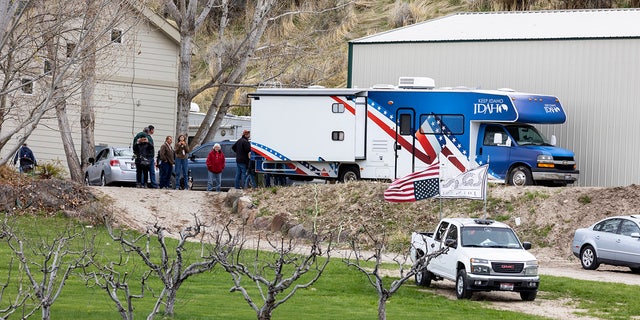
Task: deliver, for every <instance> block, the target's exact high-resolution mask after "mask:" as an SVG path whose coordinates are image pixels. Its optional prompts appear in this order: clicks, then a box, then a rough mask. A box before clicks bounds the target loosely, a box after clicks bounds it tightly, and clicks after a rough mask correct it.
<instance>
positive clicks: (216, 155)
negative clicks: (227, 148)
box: [207, 143, 225, 192]
mask: <svg viewBox="0 0 640 320" xmlns="http://www.w3.org/2000/svg"><path fill="white" fill-rule="evenodd" d="M224 160H225V159H224V153H222V150H221V148H220V144H219V143H216V144H215V145H213V148H212V149H211V152H209V155H208V156H207V169H208V170H209V179H208V181H207V191H213V181H214V180H215V182H216V185H215V188H216V191H217V192H219V191H220V185H222V170H224V164H225V163H224Z"/></svg>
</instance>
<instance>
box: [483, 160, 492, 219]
mask: <svg viewBox="0 0 640 320" xmlns="http://www.w3.org/2000/svg"><path fill="white" fill-rule="evenodd" d="M490 157H491V155H487V166H489V159H490ZM487 170H488V169H487ZM487 174H489V173H488V172H487ZM486 181H487V179H485V184H486V183H487V182H486ZM487 187H488V186H487V185H485V188H484V219H485V220H486V219H487Z"/></svg>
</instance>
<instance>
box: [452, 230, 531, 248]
mask: <svg viewBox="0 0 640 320" xmlns="http://www.w3.org/2000/svg"><path fill="white" fill-rule="evenodd" d="M461 240H462V246H463V247H483V248H484V247H491V248H513V249H520V248H521V246H520V241H518V237H516V234H515V233H514V232H513V230H511V229H509V228H495V227H480V226H478V227H464V228H462V239H461Z"/></svg>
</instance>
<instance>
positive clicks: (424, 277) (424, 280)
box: [415, 269, 433, 287]
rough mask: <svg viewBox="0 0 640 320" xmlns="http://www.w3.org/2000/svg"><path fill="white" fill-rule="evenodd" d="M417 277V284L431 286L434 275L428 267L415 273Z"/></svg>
mask: <svg viewBox="0 0 640 320" xmlns="http://www.w3.org/2000/svg"><path fill="white" fill-rule="evenodd" d="M415 278H416V285H418V286H421V287H430V286H431V279H432V278H433V275H432V274H431V272H429V271H428V270H427V269H424V270H422V271H418V272H417V273H416V275H415Z"/></svg>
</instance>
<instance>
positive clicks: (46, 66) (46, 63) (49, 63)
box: [43, 60, 51, 74]
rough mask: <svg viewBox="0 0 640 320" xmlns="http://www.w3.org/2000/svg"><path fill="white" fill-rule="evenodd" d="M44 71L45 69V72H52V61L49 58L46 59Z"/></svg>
mask: <svg viewBox="0 0 640 320" xmlns="http://www.w3.org/2000/svg"><path fill="white" fill-rule="evenodd" d="M43 71H44V74H49V73H51V61H49V60H45V61H44V66H43Z"/></svg>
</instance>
